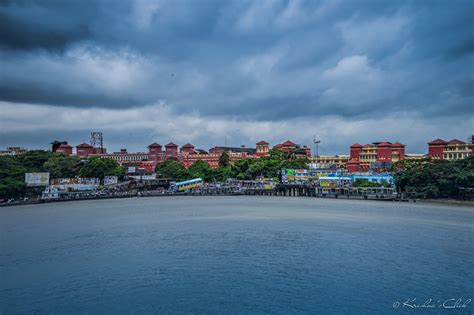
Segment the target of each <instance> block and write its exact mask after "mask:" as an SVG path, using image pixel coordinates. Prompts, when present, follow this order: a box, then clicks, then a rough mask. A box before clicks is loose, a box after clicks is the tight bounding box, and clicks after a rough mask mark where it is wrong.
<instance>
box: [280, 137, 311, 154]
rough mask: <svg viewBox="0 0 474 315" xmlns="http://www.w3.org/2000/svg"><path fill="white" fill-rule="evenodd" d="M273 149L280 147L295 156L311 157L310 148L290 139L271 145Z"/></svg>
mask: <svg viewBox="0 0 474 315" xmlns="http://www.w3.org/2000/svg"><path fill="white" fill-rule="evenodd" d="M273 148H274V149H280V150H282V151H283V152H284V153H290V152H291V153H294V154H295V156H296V158H303V157H307V158H310V157H311V149H310V148H309V147H308V146H306V145H299V144H296V143H294V142H293V141H291V140H287V141H285V142H283V143H279V144H277V145H275V146H273Z"/></svg>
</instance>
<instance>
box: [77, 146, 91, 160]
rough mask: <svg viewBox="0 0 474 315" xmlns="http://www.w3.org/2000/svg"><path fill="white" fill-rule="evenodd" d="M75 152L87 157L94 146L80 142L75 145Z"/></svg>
mask: <svg viewBox="0 0 474 315" xmlns="http://www.w3.org/2000/svg"><path fill="white" fill-rule="evenodd" d="M76 154H77V156H80V157H88V156H89V155H91V154H94V147H93V146H91V145H90V144H87V143H81V144H79V145H76Z"/></svg>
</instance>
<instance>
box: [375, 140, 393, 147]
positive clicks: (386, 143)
mask: <svg viewBox="0 0 474 315" xmlns="http://www.w3.org/2000/svg"><path fill="white" fill-rule="evenodd" d="M377 146H378V147H391V146H392V144H391V143H390V142H386V141H384V142H380V143H377Z"/></svg>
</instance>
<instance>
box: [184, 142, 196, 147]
mask: <svg viewBox="0 0 474 315" xmlns="http://www.w3.org/2000/svg"><path fill="white" fill-rule="evenodd" d="M183 148H194V146H193V145H192V144H191V143H186V144H185V145H183Z"/></svg>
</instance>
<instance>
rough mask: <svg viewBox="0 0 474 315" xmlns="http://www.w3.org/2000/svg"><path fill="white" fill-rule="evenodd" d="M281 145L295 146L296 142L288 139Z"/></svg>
mask: <svg viewBox="0 0 474 315" xmlns="http://www.w3.org/2000/svg"><path fill="white" fill-rule="evenodd" d="M281 145H282V146H284V147H294V146H295V145H296V144H295V143H294V142H291V141H290V140H286V141H285V142H283V143H282V144H281Z"/></svg>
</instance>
